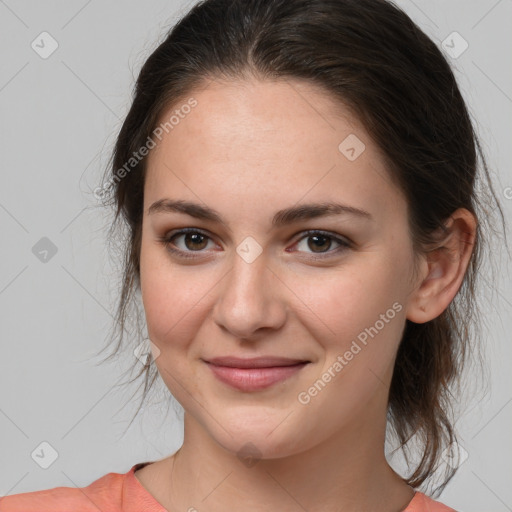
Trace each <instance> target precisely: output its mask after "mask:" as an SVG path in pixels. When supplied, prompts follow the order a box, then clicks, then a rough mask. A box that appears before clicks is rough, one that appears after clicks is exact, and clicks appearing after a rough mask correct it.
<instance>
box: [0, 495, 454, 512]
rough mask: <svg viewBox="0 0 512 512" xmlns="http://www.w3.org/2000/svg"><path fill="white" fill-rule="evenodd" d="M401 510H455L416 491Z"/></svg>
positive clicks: (411, 511)
mask: <svg viewBox="0 0 512 512" xmlns="http://www.w3.org/2000/svg"><path fill="white" fill-rule="evenodd" d="M0 512H1V510H0ZM403 512H456V510H454V509H453V508H450V507H448V506H447V505H444V504H443V503H441V502H440V501H435V500H433V499H432V498H429V497H428V496H427V495H426V494H423V493H421V492H419V491H417V492H416V494H415V495H414V497H413V499H412V501H411V502H410V503H409V505H408V506H407V508H405V509H404V511H403Z"/></svg>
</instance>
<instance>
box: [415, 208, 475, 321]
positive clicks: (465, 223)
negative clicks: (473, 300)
mask: <svg viewBox="0 0 512 512" xmlns="http://www.w3.org/2000/svg"><path fill="white" fill-rule="evenodd" d="M445 227H446V231H445V234H446V236H445V238H444V239H443V240H442V241H441V242H440V245H439V246H438V248H436V249H434V250H432V251H430V252H429V253H427V255H426V256H425V261H424V262H423V267H424V270H423V276H424V277H423V279H422V280H420V284H419V286H418V287H417V288H416V289H415V290H414V291H413V293H412V294H411V296H410V301H409V304H408V306H407V315H406V318H407V319H408V320H410V321H411V322H415V323H425V322H428V321H430V320H433V319H434V318H436V317H438V316H439V315H440V314H441V313H443V311H445V309H446V308H447V307H448V306H449V305H450V303H451V301H452V300H453V298H454V297H455V295H456V294H457V292H458V291H459V288H460V286H461V284H462V281H463V279H464V275H465V273H466V269H467V266H468V264H469V261H470V258H471V254H472V252H473V247H474V239H475V231H476V220H475V217H474V215H473V214H471V213H470V212H469V211H468V210H466V209H464V208H460V209H459V210H457V211H456V212H455V213H454V214H453V215H452V216H451V217H450V219H449V220H448V221H447V223H446V224H445Z"/></svg>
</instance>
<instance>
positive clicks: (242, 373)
mask: <svg viewBox="0 0 512 512" xmlns="http://www.w3.org/2000/svg"><path fill="white" fill-rule="evenodd" d="M203 361H204V362H205V363H206V364H207V365H208V367H209V368H210V369H211V371H212V373H213V374H214V375H215V377H217V378H218V379H219V380H220V381H221V382H223V383H224V384H227V385H229V386H231V387H233V388H235V389H238V390H239V391H246V392H249V391H259V390H262V389H265V388H268V387H270V386H272V385H274V384H277V383H278V382H282V381H284V380H286V379H288V378H289V377H291V376H292V375H294V374H296V373H297V372H299V371H300V370H301V369H302V368H304V367H305V366H306V365H307V364H309V363H310V361H305V360H301V359H290V358H286V357H273V356H264V357H256V358H251V359H247V358H238V357H216V358H213V359H209V360H208V361H206V360H203Z"/></svg>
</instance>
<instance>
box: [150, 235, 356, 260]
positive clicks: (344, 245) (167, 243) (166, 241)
mask: <svg viewBox="0 0 512 512" xmlns="http://www.w3.org/2000/svg"><path fill="white" fill-rule="evenodd" d="M190 233H193V234H200V235H202V236H204V237H206V238H209V239H210V240H211V237H210V236H208V235H207V234H206V233H205V232H204V231H201V230H200V229H195V228H185V229H181V230H179V231H177V232H175V233H172V232H171V234H168V235H166V236H163V237H159V238H158V240H159V242H160V243H162V244H163V245H164V247H165V248H166V249H167V250H168V251H169V252H170V253H172V254H175V255H177V256H179V257H181V258H190V259H193V258H198V257H200V255H199V254H200V253H202V252H204V251H203V250H200V251H183V250H181V249H176V248H175V247H173V242H172V241H173V240H174V239H175V238H178V237H180V236H182V235H186V234H190ZM315 235H316V236H318V235H320V236H322V237H325V238H329V239H331V240H334V241H335V242H337V243H338V244H340V247H337V248H336V249H334V250H329V251H327V252H325V253H311V254H313V256H312V259H316V260H320V259H324V258H329V257H332V256H333V255H337V254H338V253H340V252H343V251H345V250H347V249H349V248H351V247H352V243H351V242H349V241H347V240H343V239H342V238H339V237H337V236H334V235H333V234H332V233H329V232H328V231H321V230H318V229H310V230H307V231H304V233H303V236H302V237H301V238H299V239H298V240H297V242H295V244H297V243H299V242H300V241H302V240H303V239H305V238H309V237H312V236H315ZM295 244H294V245H295ZM191 253H199V254H198V255H195V254H191Z"/></svg>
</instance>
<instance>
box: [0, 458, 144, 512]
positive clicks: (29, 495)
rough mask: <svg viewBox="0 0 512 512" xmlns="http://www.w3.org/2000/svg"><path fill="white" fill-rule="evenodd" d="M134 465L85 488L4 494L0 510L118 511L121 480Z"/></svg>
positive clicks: (13, 511) (0, 501)
mask: <svg viewBox="0 0 512 512" xmlns="http://www.w3.org/2000/svg"><path fill="white" fill-rule="evenodd" d="M136 466H137V465H136ZM136 466H133V467H132V468H131V469H130V471H129V472H128V473H124V474H123V473H108V474H106V475H104V476H102V477H101V478H98V479H97V480H95V481H94V482H92V483H91V484H89V485H88V486H87V487H81V488H76V487H55V488H53V489H45V490H42V491H33V492H26V493H21V494H13V495H11V496H4V497H2V498H0V512H69V511H70V510H80V512H98V510H108V511H109V512H122V511H123V508H122V506H123V488H124V484H125V480H126V478H127V476H128V475H129V474H130V473H131V472H133V470H134V468H135V467H136Z"/></svg>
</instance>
